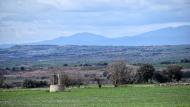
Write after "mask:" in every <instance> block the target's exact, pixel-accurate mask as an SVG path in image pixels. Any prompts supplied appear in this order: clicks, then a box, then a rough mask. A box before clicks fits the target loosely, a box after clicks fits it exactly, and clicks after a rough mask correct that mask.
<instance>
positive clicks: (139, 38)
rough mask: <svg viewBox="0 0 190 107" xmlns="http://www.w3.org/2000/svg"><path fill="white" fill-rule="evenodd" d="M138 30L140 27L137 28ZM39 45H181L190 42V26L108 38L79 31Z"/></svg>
mask: <svg viewBox="0 0 190 107" xmlns="http://www.w3.org/2000/svg"><path fill="white" fill-rule="evenodd" d="M137 30H138V29H137ZM35 44H38V45H43V44H45V45H124V46H138V45H144V46H145V45H179V44H190V26H180V27H175V28H173V27H169V28H164V29H160V30H156V31H151V32H146V33H143V34H140V35H136V36H132V37H128V36H126V37H120V38H106V37H104V36H101V35H96V34H92V33H77V34H74V35H71V36H68V37H59V38H56V39H53V40H47V41H42V42H38V43H35Z"/></svg>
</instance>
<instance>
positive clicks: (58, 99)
mask: <svg viewBox="0 0 190 107" xmlns="http://www.w3.org/2000/svg"><path fill="white" fill-rule="evenodd" d="M147 86H148V87H147ZM0 106H1V107H189V106H190V87H189V86H172V87H160V86H154V85H127V86H121V87H117V88H114V87H112V86H103V88H101V89H99V88H98V87H97V86H85V87H83V88H71V89H67V90H66V91H64V92H57V93H49V92H48V89H46V88H43V89H8V90H7V89H6V90H4V89H1V90H0Z"/></svg>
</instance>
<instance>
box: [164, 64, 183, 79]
mask: <svg viewBox="0 0 190 107" xmlns="http://www.w3.org/2000/svg"><path fill="white" fill-rule="evenodd" d="M181 69H182V67H181V66H178V65H169V66H168V67H167V69H166V71H167V73H168V77H169V78H170V79H171V80H176V81H179V80H180V79H181V78H182V72H181Z"/></svg>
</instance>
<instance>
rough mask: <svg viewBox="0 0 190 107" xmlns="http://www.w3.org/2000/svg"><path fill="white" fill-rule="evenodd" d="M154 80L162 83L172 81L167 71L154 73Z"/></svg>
mask: <svg viewBox="0 0 190 107" xmlns="http://www.w3.org/2000/svg"><path fill="white" fill-rule="evenodd" d="M153 79H154V80H156V81H157V82H160V83H164V82H168V81H169V80H170V79H169V77H168V73H167V72H166V70H163V71H156V72H154V74H153Z"/></svg>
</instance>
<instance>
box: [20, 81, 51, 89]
mask: <svg viewBox="0 0 190 107" xmlns="http://www.w3.org/2000/svg"><path fill="white" fill-rule="evenodd" d="M46 86H48V83H47V81H36V80H29V79H25V80H24V82H23V88H39V87H46Z"/></svg>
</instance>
